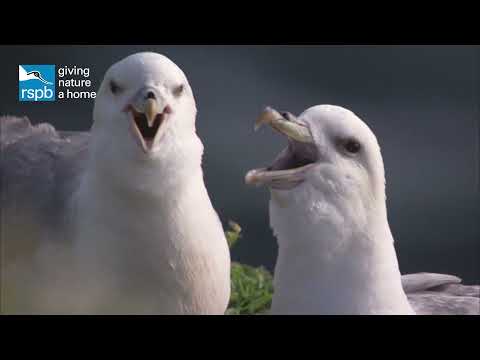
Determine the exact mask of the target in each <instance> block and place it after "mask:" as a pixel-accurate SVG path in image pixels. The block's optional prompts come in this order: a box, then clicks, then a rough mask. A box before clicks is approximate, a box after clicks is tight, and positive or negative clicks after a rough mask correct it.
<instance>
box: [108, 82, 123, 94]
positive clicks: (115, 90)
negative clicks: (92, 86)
mask: <svg viewBox="0 0 480 360" xmlns="http://www.w3.org/2000/svg"><path fill="white" fill-rule="evenodd" d="M110 91H111V92H112V94H114V95H115V94H118V93H119V92H120V91H121V88H120V86H118V84H117V83H116V82H115V81H113V80H112V81H110Z"/></svg>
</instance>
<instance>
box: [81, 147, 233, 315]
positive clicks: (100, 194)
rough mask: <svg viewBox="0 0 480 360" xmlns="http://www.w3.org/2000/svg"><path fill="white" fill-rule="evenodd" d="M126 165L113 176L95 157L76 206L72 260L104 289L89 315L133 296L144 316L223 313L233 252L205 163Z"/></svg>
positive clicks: (107, 164) (92, 300)
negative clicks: (212, 197) (205, 179)
mask: <svg viewBox="0 0 480 360" xmlns="http://www.w3.org/2000/svg"><path fill="white" fill-rule="evenodd" d="M197 154H198V153H197ZM177 155H178V152H177ZM128 160H129V159H125V158H124V159H122V162H123V164H122V166H123V167H121V168H119V167H116V168H114V169H112V164H114V163H113V162H112V161H108V159H107V161H106V160H105V158H104V157H103V158H102V157H101V156H98V157H97V158H96V159H95V156H92V157H91V159H90V162H89V164H88V166H87V170H86V172H85V176H84V178H83V179H82V184H81V185H80V187H79V191H78V193H77V194H76V196H75V198H74V202H73V205H74V207H75V211H76V212H77V214H79V216H76V217H75V219H74V220H75V228H76V231H75V234H76V235H77V237H76V238H75V249H76V251H75V255H76V256H77V258H78V263H79V264H80V265H79V266H81V267H82V269H81V273H82V274H83V275H82V276H84V278H88V281H90V282H93V285H90V286H91V287H95V289H96V288H99V290H98V296H97V297H96V298H95V297H93V296H91V295H89V298H88V299H87V300H86V301H87V302H88V305H87V309H89V310H90V309H92V308H93V309H95V311H96V309H98V308H99V306H100V305H98V302H100V301H102V302H105V303H106V306H107V307H108V302H110V300H112V299H111V298H112V297H115V296H117V295H118V294H121V295H118V296H125V293H128V294H129V297H132V298H133V297H134V298H133V300H132V299H130V298H129V301H130V300H131V301H133V302H135V301H136V302H138V303H137V307H135V309H138V308H142V309H144V310H145V312H149V311H153V312H156V313H188V312H199V311H200V312H203V311H206V312H214V313H216V312H218V311H223V310H220V309H221V308H222V307H223V306H224V304H223V302H224V299H228V291H229V281H230V280H229V257H228V247H227V245H226V241H225V237H224V234H223V230H222V226H221V224H220V222H219V220H218V217H217V215H216V213H215V210H214V209H213V207H212V205H211V202H210V198H209V196H208V193H207V191H206V188H205V185H204V182H203V173H202V169H201V166H200V158H199V157H198V158H197V159H194V160H192V156H190V159H185V161H182V159H178V158H177V160H178V162H175V161H171V159H167V160H169V162H167V163H165V162H161V161H159V162H158V163H157V162H153V163H152V162H150V163H148V162H141V161H128ZM174 166H175V168H174ZM85 264H86V265H87V266H85ZM87 275H91V276H87ZM100 275H102V276H100ZM172 279H174V280H172ZM82 280H84V279H82ZM186 288H188V289H189V291H188V292H186V291H185V289H186ZM91 292H92V291H91ZM205 292H208V293H209V296H208V297H205V296H204V295H203V294H205ZM115 294H117V295H115ZM98 299H101V300H98ZM205 301H208V302H207V303H206V302H205ZM140 304H141V305H140ZM225 306H226V305H225ZM109 311H110V310H109ZM122 311H123V309H122Z"/></svg>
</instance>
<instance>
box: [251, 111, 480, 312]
mask: <svg viewBox="0 0 480 360" xmlns="http://www.w3.org/2000/svg"><path fill="white" fill-rule="evenodd" d="M263 123H268V124H270V125H271V126H272V127H273V128H274V129H275V130H276V131H278V132H280V133H281V134H284V135H286V136H287V138H288V146H287V147H286V149H284V150H283V152H281V153H280V155H279V156H278V157H277V159H276V160H275V161H274V162H273V164H272V165H271V166H269V167H267V168H261V169H255V170H251V171H250V172H248V173H247V175H246V182H247V183H248V184H256V185H266V186H268V187H269V189H270V193H271V199H270V225H271V227H272V229H273V231H274V233H275V235H276V238H277V242H278V258H277V262H276V265H275V274H274V295H273V301H272V309H271V313H272V314H336V315H337V314H348V315H374V314H382V315H386V314H394V315H403V314H405V315H408V314H479V312H480V287H479V286H467V285H463V284H461V279H459V278H458V277H455V276H451V275H444V274H434V273H418V274H408V275H404V276H401V273H400V269H399V264H398V261H397V255H396V252H395V248H394V239H393V236H392V234H391V231H390V227H389V224H388V218H387V207H386V197H385V174H384V166H383V160H382V155H381V152H380V147H379V145H378V142H377V139H376V137H375V135H374V134H373V132H372V131H371V130H370V128H369V127H368V126H367V125H366V124H365V123H364V122H363V121H362V120H360V118H358V117H357V116H356V115H355V114H354V113H353V112H351V111H350V110H347V109H345V108H342V107H339V106H332V105H318V106H314V107H311V108H309V109H307V110H306V111H305V112H303V113H302V114H301V115H300V116H298V117H295V116H294V115H292V114H291V113H288V112H285V113H279V112H277V111H275V110H274V109H271V108H267V109H266V110H265V111H264V112H263V113H262V114H261V116H260V117H259V119H258V121H257V124H256V127H258V126H260V125H262V124H263Z"/></svg>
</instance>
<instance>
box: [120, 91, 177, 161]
mask: <svg viewBox="0 0 480 360" xmlns="http://www.w3.org/2000/svg"><path fill="white" fill-rule="evenodd" d="M127 112H128V113H129V114H130V130H131V132H132V135H133V136H134V138H135V140H136V141H137V143H138V144H139V145H140V147H141V148H142V150H143V151H144V152H145V153H149V152H152V151H153V150H154V148H155V145H156V144H157V143H158V141H159V140H160V138H161V137H162V135H163V133H164V132H165V130H166V122H167V121H168V117H169V115H170V114H171V112H172V110H171V108H170V106H169V105H165V104H164V101H162V99H161V97H160V96H159V95H158V94H156V92H154V91H153V90H152V89H142V90H141V91H140V92H139V94H137V95H136V96H135V97H134V99H133V101H131V102H130V103H129V104H128V105H127Z"/></svg>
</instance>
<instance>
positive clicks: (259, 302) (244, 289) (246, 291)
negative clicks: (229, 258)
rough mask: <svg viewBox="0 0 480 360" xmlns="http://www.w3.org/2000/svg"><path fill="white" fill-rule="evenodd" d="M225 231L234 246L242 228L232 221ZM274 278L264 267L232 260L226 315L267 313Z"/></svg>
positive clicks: (231, 245)
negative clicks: (228, 302)
mask: <svg viewBox="0 0 480 360" xmlns="http://www.w3.org/2000/svg"><path fill="white" fill-rule="evenodd" d="M229 227H230V229H229V230H227V231H226V232H225V235H226V238H227V241H228V245H229V246H230V248H232V247H233V246H234V245H235V244H236V243H237V242H238V240H239V239H240V238H241V236H242V235H241V231H242V228H241V227H240V225H238V224H237V223H235V222H233V221H230V222H229ZM272 280H273V278H272V275H271V274H270V272H269V271H268V270H266V269H265V268H263V267H258V268H255V267H252V266H249V265H244V264H239V263H237V262H232V267H231V288H232V290H231V294H230V304H229V306H228V309H227V311H226V313H225V314H226V315H254V314H265V313H266V312H267V311H268V309H269V308H270V305H271V302H272V294H273V281H272Z"/></svg>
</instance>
